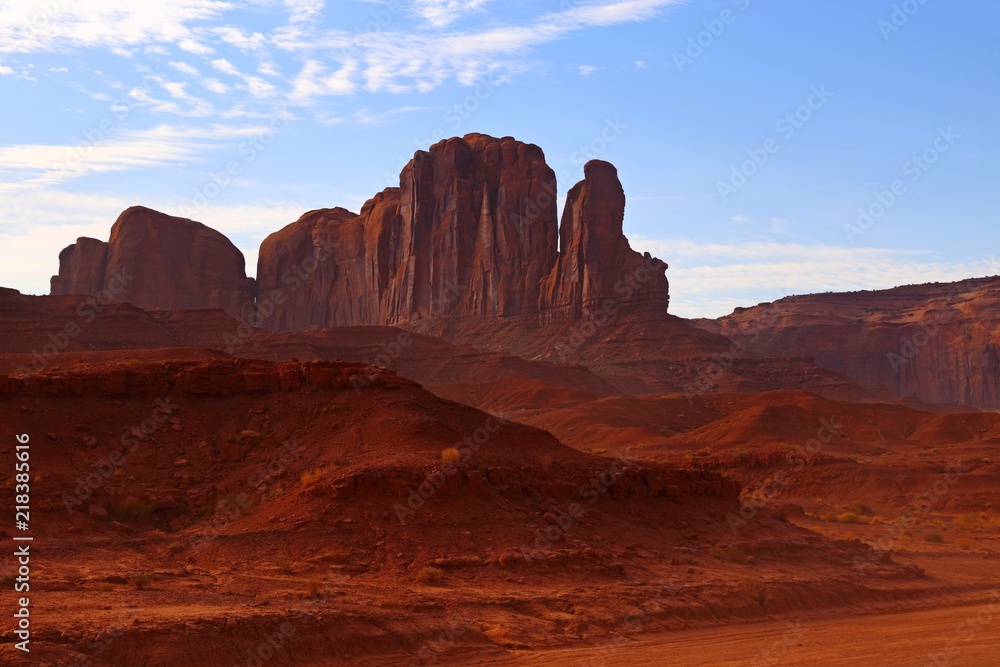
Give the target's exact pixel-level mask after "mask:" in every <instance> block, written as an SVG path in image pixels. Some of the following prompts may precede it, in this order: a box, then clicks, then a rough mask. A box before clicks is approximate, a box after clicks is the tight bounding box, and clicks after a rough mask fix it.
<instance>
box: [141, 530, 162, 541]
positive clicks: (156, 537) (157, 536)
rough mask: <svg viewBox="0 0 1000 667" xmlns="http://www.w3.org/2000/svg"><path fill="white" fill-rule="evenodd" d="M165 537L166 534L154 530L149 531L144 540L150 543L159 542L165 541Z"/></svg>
mask: <svg viewBox="0 0 1000 667" xmlns="http://www.w3.org/2000/svg"><path fill="white" fill-rule="evenodd" d="M166 537H167V534H166V533H165V532H163V531H162V530H160V529H158V528H157V529H156V530H151V531H149V532H148V533H146V539H147V540H149V541H150V542H160V541H162V540H164V539H166Z"/></svg>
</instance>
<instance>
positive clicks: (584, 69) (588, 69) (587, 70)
mask: <svg viewBox="0 0 1000 667" xmlns="http://www.w3.org/2000/svg"><path fill="white" fill-rule="evenodd" d="M600 69H601V68H600V67H594V66H593V65H580V67H579V68H577V70H578V71H579V72H580V76H590V75H591V74H593V73H594V72H596V71H598V70H600Z"/></svg>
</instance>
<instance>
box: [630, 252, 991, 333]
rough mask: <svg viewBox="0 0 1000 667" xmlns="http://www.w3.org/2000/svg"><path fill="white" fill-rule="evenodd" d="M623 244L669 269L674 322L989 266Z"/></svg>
mask: <svg viewBox="0 0 1000 667" xmlns="http://www.w3.org/2000/svg"><path fill="white" fill-rule="evenodd" d="M631 245H632V247H633V248H635V249H636V250H639V251H640V252H649V253H651V254H653V255H654V256H656V257H660V258H661V259H663V260H664V261H666V262H667V263H668V264H670V269H669V270H668V271H667V278H668V279H669V280H670V295H671V296H670V311H671V312H672V313H674V314H675V315H680V316H681V317H718V316H720V315H726V314H728V313H730V312H732V310H733V308H736V307H737V306H753V305H756V304H757V303H760V302H764V301H773V300H775V299H779V298H781V297H783V296H788V295H790V294H810V293H814V292H826V291H836V292H840V291H854V290H861V289H868V290H872V289H888V288H891V287H896V286H898V285H906V284H913V283H926V282H934V281H941V282H950V281H955V280H962V279H964V278H970V277H973V276H978V275H985V273H986V271H984V269H987V268H988V266H989V264H988V263H984V262H982V261H980V262H944V261H940V260H939V259H938V258H937V255H936V254H935V253H933V252H931V251H919V250H889V249H885V248H844V247H838V246H826V245H814V246H810V245H802V244H798V243H745V244H735V243H733V244H726V243H697V242H693V241H690V240H686V239H674V240H652V239H641V238H640V239H636V240H633V241H631Z"/></svg>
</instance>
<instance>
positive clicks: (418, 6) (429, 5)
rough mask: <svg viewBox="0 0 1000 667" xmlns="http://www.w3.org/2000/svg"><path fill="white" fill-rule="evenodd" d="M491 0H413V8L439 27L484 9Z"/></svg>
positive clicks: (419, 14)
mask: <svg viewBox="0 0 1000 667" xmlns="http://www.w3.org/2000/svg"><path fill="white" fill-rule="evenodd" d="M489 2H490V0H413V10H414V12H415V13H416V14H417V15H418V16H421V17H423V18H424V20H426V21H427V22H428V23H430V24H431V25H432V26H435V27H437V28H442V27H444V26H446V25H449V24H451V23H453V22H454V21H457V20H458V19H460V18H462V16H464V15H465V14H468V13H470V12H476V11H480V10H482V9H483V7H485V6H486V4H487V3H489Z"/></svg>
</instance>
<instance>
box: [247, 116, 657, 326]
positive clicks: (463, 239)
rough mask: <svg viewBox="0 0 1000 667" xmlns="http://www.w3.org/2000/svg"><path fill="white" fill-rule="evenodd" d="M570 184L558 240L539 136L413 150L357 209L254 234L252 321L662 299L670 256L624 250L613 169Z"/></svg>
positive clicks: (310, 216) (385, 320) (514, 312)
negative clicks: (260, 238) (257, 246)
mask: <svg viewBox="0 0 1000 667" xmlns="http://www.w3.org/2000/svg"><path fill="white" fill-rule="evenodd" d="M585 175H586V178H585V180H584V181H582V182H581V183H580V184H578V185H577V186H576V187H575V188H574V189H573V190H572V191H571V193H570V197H569V200H568V202H567V207H566V211H565V213H564V215H563V221H562V232H561V240H562V249H561V250H560V249H559V247H557V232H558V231H559V230H558V226H557V208H556V206H557V202H556V199H557V189H556V180H555V174H554V173H553V171H552V169H551V168H549V167H548V165H547V164H546V163H545V157H544V155H543V153H542V151H541V149H540V148H538V147H537V146H534V145H531V144H524V143H521V142H518V141H516V140H514V139H512V138H510V137H505V138H503V139H496V138H493V137H488V136H485V135H481V134H471V135H468V136H466V137H464V138H461V139H459V138H453V139H448V140H446V141H442V142H439V143H438V144H436V145H434V146H432V147H431V148H430V150H429V151H426V152H425V151H420V152H418V153H417V154H416V155H415V156H414V158H413V160H412V161H411V162H410V163H409V164H407V166H406V167H405V168H404V169H403V171H402V173H401V175H400V187H399V188H389V189H387V190H385V191H384V192H382V193H380V194H378V195H377V196H376V197H375V198H374V199H372V200H370V201H369V202H368V203H366V204H365V206H364V207H363V208H362V210H361V213H360V215H357V216H353V215H352V214H350V213H349V212H348V211H345V210H343V209H333V210H323V211H312V212H310V213H307V214H306V215H304V216H303V217H302V218H300V219H299V220H298V221H297V222H294V223H292V224H291V225H289V226H288V227H285V228H284V229H282V230H281V231H279V232H276V233H275V234H272V235H271V236H270V237H268V238H267V239H265V241H264V242H263V243H262V244H261V250H260V256H259V260H258V270H257V280H258V286H259V297H258V320H259V321H260V322H261V323H262V324H263V325H264V326H265V327H266V328H270V329H274V330H278V331H288V330H298V329H306V328H313V327H329V326H344V325H372V324H391V325H396V324H405V323H410V322H415V321H420V320H426V319H439V320H440V319H444V320H449V319H450V320H456V319H457V320H462V319H464V320H471V319H487V318H497V317H513V316H529V317H534V318H539V319H540V320H542V321H552V320H558V319H580V318H582V317H584V316H585V315H586V314H587V313H589V312H590V311H592V310H595V309H597V308H600V307H602V305H603V302H604V301H606V300H607V299H614V300H615V302H616V306H615V307H616V308H617V305H619V304H629V305H630V306H631V305H638V304H643V305H646V306H651V307H653V308H658V309H659V310H660V311H661V312H665V311H666V307H667V300H668V298H667V281H666V278H665V277H664V275H663V272H664V270H665V269H666V264H664V263H663V262H660V261H659V260H656V259H653V258H651V257H649V256H648V254H647V255H646V256H645V257H643V256H642V255H639V254H638V253H636V252H634V251H632V250H631V248H630V247H629V245H628V241H627V240H626V239H625V237H624V235H623V234H622V220H623V218H624V211H625V195H624V191H623V189H622V186H621V183H620V182H619V180H618V177H617V172H616V170H615V168H614V167H613V166H612V165H610V164H608V163H606V162H599V161H594V162H591V163H589V164H588V165H587V166H586V169H585Z"/></svg>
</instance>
